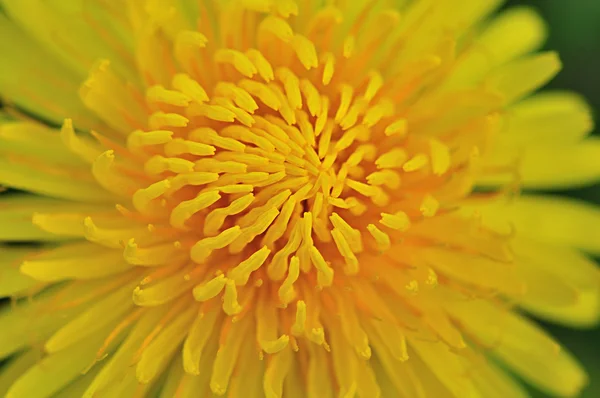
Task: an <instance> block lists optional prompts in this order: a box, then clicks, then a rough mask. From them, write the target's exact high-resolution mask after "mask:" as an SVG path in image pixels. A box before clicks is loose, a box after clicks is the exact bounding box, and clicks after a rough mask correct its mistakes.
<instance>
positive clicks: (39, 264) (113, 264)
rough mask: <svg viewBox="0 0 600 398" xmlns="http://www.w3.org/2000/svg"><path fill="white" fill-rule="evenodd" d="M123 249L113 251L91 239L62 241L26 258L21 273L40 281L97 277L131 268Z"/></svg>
mask: <svg viewBox="0 0 600 398" xmlns="http://www.w3.org/2000/svg"><path fill="white" fill-rule="evenodd" d="M130 268H131V266H130V265H129V264H127V263H125V261H124V260H123V255H122V252H121V251H120V250H110V249H106V248H104V247H102V246H99V245H95V244H93V243H89V242H76V243H71V244H63V245H61V246H59V247H57V248H55V249H49V250H46V251H41V252H40V253H38V254H37V255H35V256H30V257H29V258H26V259H24V261H23V262H22V263H21V268H20V270H21V273H23V274H24V275H28V276H30V277H32V278H34V279H36V280H38V281H44V282H58V281H62V280H65V279H80V280H86V279H96V278H101V277H105V276H109V275H114V274H117V273H121V272H124V271H126V270H128V269H130Z"/></svg>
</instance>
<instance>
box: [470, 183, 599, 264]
mask: <svg viewBox="0 0 600 398" xmlns="http://www.w3.org/2000/svg"><path fill="white" fill-rule="evenodd" d="M465 211H466V213H470V214H472V213H473V211H476V212H478V213H479V214H481V215H482V219H483V222H484V224H486V225H490V226H491V227H493V228H495V229H497V230H499V231H503V232H505V233H508V232H510V231H511V226H514V231H515V232H516V233H517V234H518V236H523V237H528V238H531V239H533V240H534V241H537V242H542V243H549V244H553V245H558V246H562V247H565V246H566V247H574V248H578V249H581V250H584V251H586V252H589V253H594V254H598V253H600V210H599V209H597V208H595V207H594V206H591V205H589V204H586V203H584V202H581V201H577V200H574V199H565V198H559V197H550V196H537V195H523V196H521V197H519V198H516V199H515V200H511V201H510V203H506V202H505V200H500V201H496V202H493V203H486V204H473V205H472V206H471V207H465Z"/></svg>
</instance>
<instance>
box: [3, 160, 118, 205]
mask: <svg viewBox="0 0 600 398" xmlns="http://www.w3.org/2000/svg"><path fill="white" fill-rule="evenodd" d="M0 184H4V185H6V186H9V187H11V188H17V189H22V190H26V191H29V192H34V193H39V194H42V195H48V196H51V197H57V198H63V199H71V200H77V201H82V202H91V203H103V202H104V203H105V202H108V201H112V202H113V203H114V197H113V196H112V195H111V194H110V193H108V192H107V191H105V190H104V189H102V188H101V187H100V186H99V185H98V184H97V183H96V181H94V180H93V178H92V177H91V174H90V173H88V172H87V171H85V172H83V173H82V172H81V171H80V170H75V169H71V168H64V167H54V166H49V165H47V164H44V163H43V162H38V161H37V160H35V159H28V158H25V159H22V158H19V159H14V158H13V157H11V158H10V159H9V158H6V157H0Z"/></svg>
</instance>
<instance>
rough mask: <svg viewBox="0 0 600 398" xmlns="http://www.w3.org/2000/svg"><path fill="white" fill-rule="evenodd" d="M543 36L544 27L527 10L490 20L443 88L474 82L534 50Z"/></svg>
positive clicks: (515, 9) (531, 12) (530, 11)
mask: <svg viewBox="0 0 600 398" xmlns="http://www.w3.org/2000/svg"><path fill="white" fill-rule="evenodd" d="M473 3H475V2H473ZM449 4H450V3H449ZM454 8H461V7H454ZM546 35H547V32H546V26H545V24H544V22H543V20H542V19H541V17H540V16H539V15H538V13H537V12H535V11H534V10H532V9H531V8H527V7H515V8H512V9H509V10H507V11H505V12H503V13H502V14H500V15H499V16H498V17H497V18H495V19H494V20H493V21H491V23H490V25H489V26H488V27H487V28H486V29H485V30H484V32H483V33H482V35H481V36H480V37H479V38H478V39H477V41H476V42H475V43H474V44H473V45H472V46H471V47H470V48H469V50H468V51H467V52H466V53H465V54H464V55H463V56H462V58H460V59H459V60H458V64H457V67H456V70H455V71H454V72H453V73H452V74H451V75H450V77H449V78H448V80H447V82H446V83H444V86H445V87H456V86H458V85H461V84H465V83H468V82H475V81H478V80H480V79H481V78H482V77H484V76H485V74H486V73H488V72H489V71H490V70H492V69H493V68H494V67H496V66H499V65H502V64H504V63H506V62H508V61H511V60H512V59H515V58H517V57H519V56H521V55H523V54H527V53H528V52H531V51H533V50H536V49H538V48H539V47H540V46H541V44H542V43H543V42H544V40H545V39H546Z"/></svg>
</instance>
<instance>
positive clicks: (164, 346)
mask: <svg viewBox="0 0 600 398" xmlns="http://www.w3.org/2000/svg"><path fill="white" fill-rule="evenodd" d="M195 315H196V309H195V308H194V307H193V306H190V307H189V308H188V309H187V310H185V311H183V312H182V313H181V314H179V315H178V316H177V317H175V318H174V319H173V321H172V322H170V323H169V324H168V325H167V326H166V327H165V328H164V329H163V330H162V332H161V333H160V334H159V335H158V336H156V338H155V339H154V340H153V341H152V342H151V343H150V344H149V345H148V346H147V347H146V348H145V349H144V352H143V354H142V357H141V358H140V361H139V362H138V363H137V366H136V377H137V379H138V380H139V382H140V383H143V384H147V383H148V382H150V381H151V380H152V379H154V377H156V376H157V375H159V374H160V372H161V371H162V370H163V368H164V367H165V366H166V365H167V364H168V362H169V360H170V359H171V356H172V355H173V354H174V352H175V350H176V349H177V348H178V347H179V344H180V343H181V342H182V341H183V339H184V338H185V336H186V334H187V330H188V328H189V326H190V324H191V322H192V319H193V317H194V316H195Z"/></svg>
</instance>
